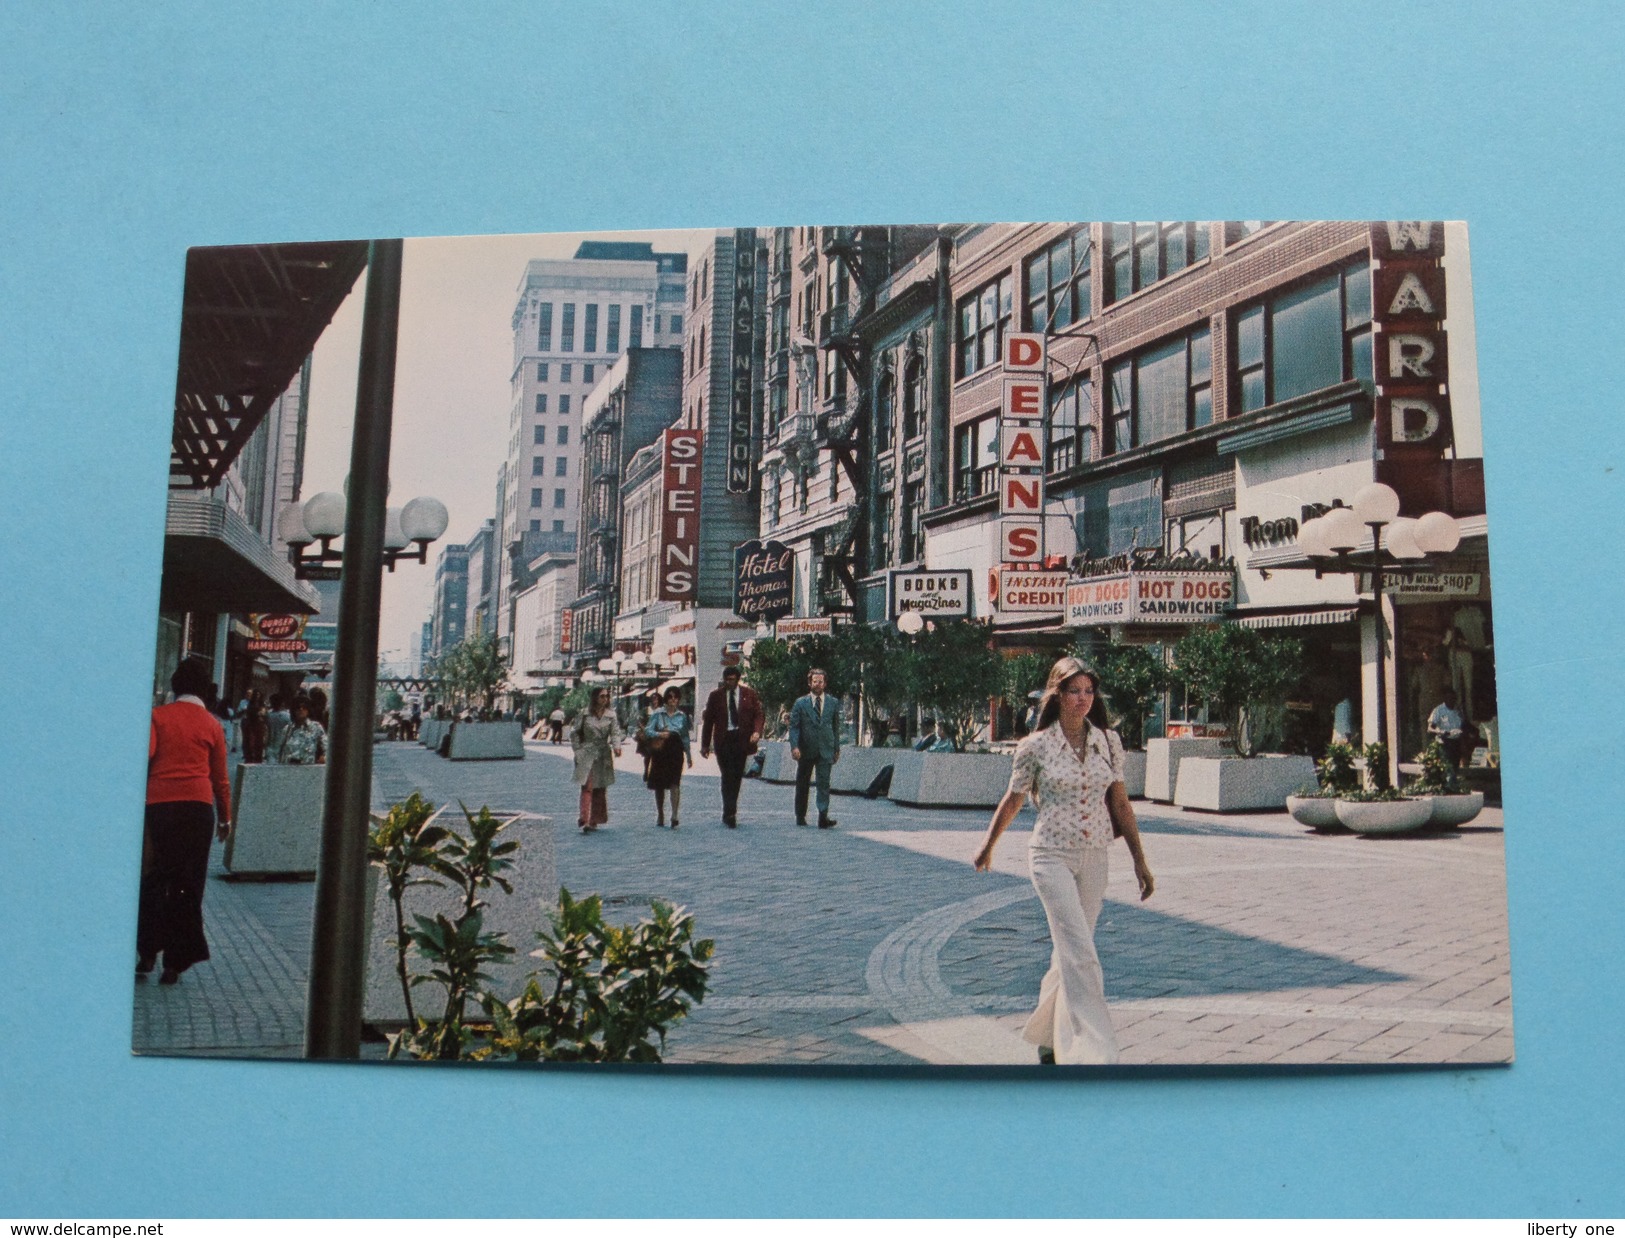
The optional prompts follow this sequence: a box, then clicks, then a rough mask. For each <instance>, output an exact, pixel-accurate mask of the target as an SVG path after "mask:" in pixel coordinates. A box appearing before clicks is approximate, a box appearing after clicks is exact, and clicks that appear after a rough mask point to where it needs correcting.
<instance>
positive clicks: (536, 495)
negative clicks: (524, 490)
mask: <svg viewBox="0 0 1625 1238" xmlns="http://www.w3.org/2000/svg"><path fill="white" fill-rule="evenodd" d="M530 505H531V506H532V507H540V506H541V505H542V492H541V491H540V490H532V491H531V492H530Z"/></svg>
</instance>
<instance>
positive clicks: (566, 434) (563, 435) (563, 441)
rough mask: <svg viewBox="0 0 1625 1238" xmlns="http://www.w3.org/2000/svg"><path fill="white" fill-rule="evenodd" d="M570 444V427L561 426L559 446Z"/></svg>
mask: <svg viewBox="0 0 1625 1238" xmlns="http://www.w3.org/2000/svg"><path fill="white" fill-rule="evenodd" d="M569 442H570V427H569V426H560V427H559V446H560V447H564V446H567V445H568V444H569Z"/></svg>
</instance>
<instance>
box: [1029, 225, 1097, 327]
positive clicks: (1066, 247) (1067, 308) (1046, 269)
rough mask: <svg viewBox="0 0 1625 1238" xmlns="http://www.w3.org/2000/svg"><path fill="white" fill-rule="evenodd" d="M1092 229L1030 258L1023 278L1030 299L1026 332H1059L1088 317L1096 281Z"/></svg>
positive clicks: (1070, 237) (1078, 233)
mask: <svg viewBox="0 0 1625 1238" xmlns="http://www.w3.org/2000/svg"><path fill="white" fill-rule="evenodd" d="M1091 268H1092V262H1091V256H1090V246H1089V230H1088V229H1087V228H1083V229H1080V230H1079V231H1077V232H1074V233H1072V234H1071V235H1070V236H1063V237H1062V238H1061V239H1060V240H1058V241H1056V242H1055V244H1053V245H1051V246H1050V247H1049V248H1048V249H1046V250H1045V251H1044V252H1043V253H1041V254H1037V255H1035V256H1033V257H1031V258H1029V259H1027V262H1026V264H1025V267H1024V271H1023V275H1024V278H1025V284H1026V296H1027V318H1026V321H1027V330H1029V331H1059V330H1060V329H1061V328H1062V327H1065V326H1067V325H1069V324H1071V323H1074V322H1082V321H1083V320H1084V319H1085V318H1088V317H1089V288H1090V283H1091V280H1092V279H1093V272H1092V269H1091Z"/></svg>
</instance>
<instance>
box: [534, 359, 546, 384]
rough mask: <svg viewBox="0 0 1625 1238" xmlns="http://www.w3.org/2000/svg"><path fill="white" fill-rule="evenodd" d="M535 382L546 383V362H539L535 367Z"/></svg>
mask: <svg viewBox="0 0 1625 1238" xmlns="http://www.w3.org/2000/svg"><path fill="white" fill-rule="evenodd" d="M536 381H537V382H539V383H545V382H546V381H547V362H545V361H543V362H540V363H539V364H538V365H537V366H536Z"/></svg>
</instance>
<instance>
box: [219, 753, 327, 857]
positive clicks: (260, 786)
mask: <svg viewBox="0 0 1625 1238" xmlns="http://www.w3.org/2000/svg"><path fill="white" fill-rule="evenodd" d="M326 802H327V766H325V765H239V766H238V767H237V772H236V776H235V778H234V779H233V780H232V788H231V803H232V808H233V811H234V812H235V814H236V820H235V822H234V823H233V826H232V831H231V834H230V835H229V836H228V837H227V839H226V855H225V862H226V871H227V872H228V873H230V874H231V875H232V876H233V877H268V876H288V875H295V876H303V877H310V876H314V875H315V873H316V860H317V857H318V856H319V855H320V854H321V846H322V808H323V806H324V805H325V804H326Z"/></svg>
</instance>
